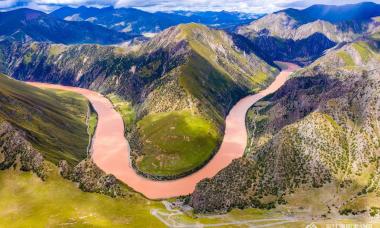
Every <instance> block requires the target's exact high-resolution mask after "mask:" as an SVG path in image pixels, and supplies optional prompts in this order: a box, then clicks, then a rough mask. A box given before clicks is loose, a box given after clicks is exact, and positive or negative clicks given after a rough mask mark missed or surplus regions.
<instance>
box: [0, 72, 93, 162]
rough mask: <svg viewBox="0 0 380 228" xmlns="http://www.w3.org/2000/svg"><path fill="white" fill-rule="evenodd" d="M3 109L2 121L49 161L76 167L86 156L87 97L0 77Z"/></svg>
mask: <svg viewBox="0 0 380 228" xmlns="http://www.w3.org/2000/svg"><path fill="white" fill-rule="evenodd" d="M0 107H1V108H0V122H3V121H6V122H8V123H10V124H11V125H13V126H14V127H15V128H17V129H19V130H20V131H23V132H25V134H26V136H25V138H26V140H27V141H29V142H30V143H31V144H32V145H33V147H34V148H35V149H36V150H38V151H40V152H41V153H42V155H43V156H44V158H46V159H47V160H48V161H51V162H53V163H55V164H57V163H58V161H59V160H62V159H64V160H67V161H68V162H69V163H70V164H76V163H78V162H79V161H81V160H82V159H84V158H85V157H86V156H87V144H88V134H87V126H86V114H87V109H88V102H87V100H86V99H85V98H84V97H82V96H80V95H77V94H74V93H70V92H63V91H51V90H41V89H38V88H35V87H32V86H29V85H26V84H24V83H21V82H18V81H15V80H13V79H11V78H8V77H6V76H5V75H0ZM10 140H12V139H10Z"/></svg>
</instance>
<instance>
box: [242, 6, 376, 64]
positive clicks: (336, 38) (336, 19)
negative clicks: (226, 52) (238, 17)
mask: <svg viewBox="0 0 380 228" xmlns="http://www.w3.org/2000/svg"><path fill="white" fill-rule="evenodd" d="M377 16H380V5H378V4H375V3H371V2H364V3H358V4H350V5H342V6H330V5H313V6H311V7H309V8H306V9H304V10H297V9H285V10H282V11H278V12H275V13H271V14H268V15H266V16H264V17H262V18H260V19H258V20H255V21H253V22H252V23H250V24H249V25H244V26H240V27H238V28H237V29H236V33H238V34H240V35H242V36H244V37H246V38H247V39H249V40H250V41H251V42H252V43H253V44H252V49H254V50H256V52H258V53H262V55H263V56H265V57H266V59H269V60H272V61H273V60H283V61H293V62H297V63H299V64H301V65H305V64H309V63H310V62H312V61H314V60H315V59H316V58H318V57H319V56H321V55H322V54H323V52H324V50H326V49H328V48H331V47H333V46H334V45H335V44H337V43H341V42H352V41H355V40H358V39H363V38H366V37H369V36H371V35H372V36H373V35H374V34H376V33H377V32H378V31H379V30H380V22H379V19H378V17H377Z"/></svg>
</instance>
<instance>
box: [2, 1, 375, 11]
mask: <svg viewBox="0 0 380 228" xmlns="http://www.w3.org/2000/svg"><path fill="white" fill-rule="evenodd" d="M358 2H362V0H335V1H331V0H110V1H106V0H98V1H96V0H29V1H27V0H0V9H2V10H7V9H12V8H18V7H29V8H33V9H38V10H42V11H46V12H48V11H51V10H54V9H56V8H58V7H62V6H73V7H77V6H81V5H86V6H95V7H105V6H114V7H136V8H140V9H143V10H146V11H170V10H193V11H205V10H212V11H220V10H227V11H241V12H250V13H268V12H273V11H277V10H280V9H283V8H289V7H293V8H305V7H307V6H310V5H313V4H317V3H318V4H334V5H341V4H348V3H358ZM373 2H376V3H380V0H373Z"/></svg>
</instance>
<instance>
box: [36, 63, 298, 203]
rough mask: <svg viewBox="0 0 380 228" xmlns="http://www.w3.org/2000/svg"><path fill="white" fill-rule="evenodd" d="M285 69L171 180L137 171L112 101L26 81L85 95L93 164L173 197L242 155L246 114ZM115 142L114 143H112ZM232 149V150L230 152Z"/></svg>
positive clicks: (139, 187)
mask: <svg viewBox="0 0 380 228" xmlns="http://www.w3.org/2000/svg"><path fill="white" fill-rule="evenodd" d="M281 65H282V66H283V67H284V69H283V71H282V72H281V73H280V74H279V75H278V76H277V77H276V79H275V81H274V82H273V83H272V84H271V85H270V86H269V87H268V88H266V89H265V90H263V91H261V92H259V93H257V94H255V95H251V96H249V97H246V98H243V99H242V100H241V101H239V102H238V103H237V104H236V105H235V106H234V107H233V108H232V109H231V111H230V113H229V115H228V116H227V119H226V130H225V134H224V137H223V142H222V144H221V146H220V148H219V150H218V152H217V153H215V155H214V157H213V158H212V159H211V160H210V161H209V162H208V163H207V164H206V165H205V166H204V167H202V168H201V169H200V170H198V171H196V172H195V173H193V174H191V175H189V176H186V177H183V178H180V179H176V180H171V181H154V180H150V179H148V178H144V177H142V176H140V175H138V174H137V173H136V171H135V170H134V168H133V166H132V164H131V158H130V148H129V145H128V142H127V140H126V139H125V137H124V123H123V119H122V117H121V116H120V114H119V113H118V112H117V111H116V110H114V108H113V105H112V103H111V102H110V101H109V100H108V99H106V98H105V97H103V96H102V95H101V94H98V93H96V92H93V91H90V90H86V89H81V88H76V87H67V86H61V85H54V84H43V83H33V82H31V83H29V84H30V85H33V86H37V87H40V88H49V89H58V90H65V91H70V92H76V93H79V94H81V95H83V96H85V97H86V98H87V99H88V100H89V101H90V102H91V104H92V106H93V107H94V109H95V111H96V112H97V114H98V125H97V127H96V132H95V135H94V140H93V144H92V148H91V158H92V159H93V161H94V162H95V164H96V165H97V166H98V167H99V168H100V169H102V170H103V171H104V172H106V173H108V174H113V175H114V176H115V177H116V178H117V179H119V180H121V181H122V182H124V183H125V184H126V185H128V186H129V187H131V188H133V189H134V190H135V191H137V192H140V193H142V194H143V195H145V196H146V197H148V198H150V199H164V198H172V197H177V196H182V195H187V194H190V193H192V192H193V191H194V188H195V185H196V184H197V183H198V182H199V181H200V180H202V179H204V178H210V177H213V176H214V175H215V174H216V173H218V172H219V171H220V170H222V169H223V168H225V167H226V166H227V165H229V164H230V163H231V161H232V160H234V159H236V158H240V157H241V156H242V155H243V154H244V150H245V147H246V143H247V135H246V134H245V132H246V129H245V114H246V112H247V110H248V109H249V108H250V107H251V106H252V105H253V104H254V103H255V102H256V101H258V100H260V99H261V98H263V97H265V96H266V95H268V94H270V93H273V92H275V91H276V90H277V89H278V88H280V87H281V86H282V85H283V84H284V83H285V81H286V79H287V77H288V76H289V75H290V74H291V72H293V71H294V70H295V69H297V66H296V65H294V64H290V63H282V64H281ZM115 145H117V146H115ZM231 151H233V153H231Z"/></svg>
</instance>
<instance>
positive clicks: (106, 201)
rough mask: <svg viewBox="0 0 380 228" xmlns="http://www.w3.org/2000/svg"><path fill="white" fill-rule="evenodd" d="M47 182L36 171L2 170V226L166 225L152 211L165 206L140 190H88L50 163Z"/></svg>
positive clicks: (0, 210)
mask: <svg viewBox="0 0 380 228" xmlns="http://www.w3.org/2000/svg"><path fill="white" fill-rule="evenodd" d="M49 170H50V171H49V174H48V179H47V180H46V181H45V182H44V181H41V180H40V179H39V178H38V177H36V176H35V175H33V174H32V173H25V172H19V171H14V170H7V171H1V172H0V185H1V188H0V198H1V199H2V200H1V201H0V227H9V226H10V225H11V226H12V227H59V226H65V227H155V228H156V227H157V228H158V227H164V226H163V224H162V223H161V222H160V221H159V220H158V219H156V218H155V217H153V216H151V215H150V209H151V208H153V207H154V208H162V205H161V204H160V203H158V202H153V201H148V200H146V199H144V198H143V197H141V196H140V195H138V194H137V193H130V195H128V196H126V197H125V198H111V197H108V196H104V195H101V194H96V193H85V192H82V191H81V190H79V189H78V188H77V187H76V186H75V184H74V183H72V182H70V181H68V180H65V179H63V178H62V177H60V176H59V175H58V170H57V168H56V166H54V165H52V164H50V165H49Z"/></svg>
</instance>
